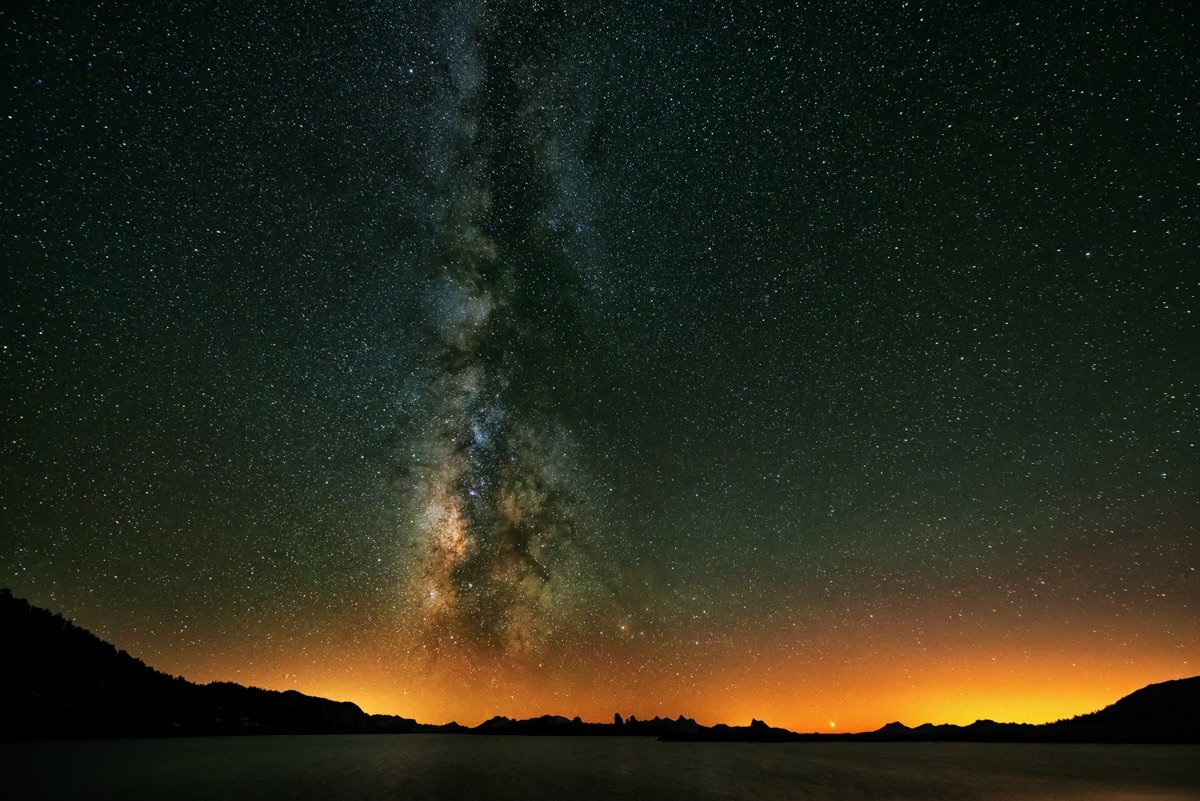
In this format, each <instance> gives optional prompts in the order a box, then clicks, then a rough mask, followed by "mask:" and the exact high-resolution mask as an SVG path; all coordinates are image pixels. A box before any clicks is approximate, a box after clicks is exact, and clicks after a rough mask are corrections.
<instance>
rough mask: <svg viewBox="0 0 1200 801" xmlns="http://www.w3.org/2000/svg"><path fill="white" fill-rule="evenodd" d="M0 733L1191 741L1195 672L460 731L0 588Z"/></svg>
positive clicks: (1195, 734)
mask: <svg viewBox="0 0 1200 801" xmlns="http://www.w3.org/2000/svg"><path fill="white" fill-rule="evenodd" d="M0 709H4V710H5V717H4V719H3V725H2V726H0V739H5V740H15V739H54V738H77V737H159V736H179V735H228V734H317V733H326V734H332V733H346V734H349V733H361V734H384V733H428V732H443V733H465V734H474V735H559V736H588V737H658V738H659V739H662V740H672V741H717V742H727V741H728V742H814V741H821V742H836V741H845V740H850V741H867V742H898V741H953V742H1122V743H1198V742H1200V676H1197V677H1193V678H1188V679H1177V680H1174V681H1167V682H1163V683H1161V684H1151V685H1149V686H1147V687H1143V688H1142V689H1140V690H1137V691H1136V692H1134V693H1131V694H1130V695H1128V696H1125V697H1124V698H1122V699H1120V700H1118V701H1116V702H1115V703H1113V704H1111V705H1110V706H1107V707H1105V708H1104V709H1101V710H1099V711H1096V712H1092V713H1089V714H1086V715H1079V716H1077V717H1074V718H1071V719H1069V720H1060V721H1057V722H1055V723H1048V724H1043V725H1036V726H1035V725H1030V724H1024V723H996V722H994V721H990V720H980V721H976V722H975V723H972V724H970V725H969V726H955V725H949V724H946V725H933V724H929V723H926V724H923V725H921V726H917V727H915V728H910V727H908V726H905V725H903V724H901V723H889V724H887V725H886V726H883V727H882V728H880V729H878V730H877V731H873V732H863V733H859V734H817V733H813V734H801V733H796V732H792V731H788V730H787V729H781V728H775V727H772V726H768V725H767V724H766V723H764V722H763V721H760V720H754V721H752V722H751V723H750V725H749V726H728V725H725V724H721V723H719V724H717V725H715V726H701V725H700V724H698V723H696V721H694V720H692V719H690V718H685V717H683V716H682V715H680V716H679V717H678V718H674V719H672V718H659V717H655V718H653V719H650V720H638V719H637V718H636V717H633V716H630V717H629V718H628V719H625V718H622V717H621V715H620V714H617V715H615V716H614V719H613V722H612V723H588V722H585V721H583V720H581V719H580V718H579V717H574V718H566V717H562V716H558V715H544V716H542V717H537V718H531V719H528V720H513V719H511V718H507V717H503V716H497V717H494V718H491V719H490V720H487V721H485V722H484V723H481V724H480V725H479V726H476V727H475V728H471V729H468V728H466V727H463V726H459V725H458V724H455V723H449V724H446V725H442V726H435V725H428V724H422V723H418V722H417V721H415V720H412V719H410V718H404V717H398V716H395V715H368V714H367V713H366V712H364V711H363V710H362V709H360V708H359V707H358V706H357V705H355V704H353V703H350V702H348V701H331V700H328V699H325V698H316V697H313V696H309V695H304V694H302V693H299V692H296V691H295V690H288V691H284V692H279V691H275V690H263V689H259V688H256V687H244V686H242V685H240V684H233V683H230V682H214V683H212V684H195V683H192V682H189V681H187V680H186V679H183V678H182V677H178V676H170V675H168V674H166V673H162V672H160V671H158V670H155V669H154V668H152V667H150V666H148V665H146V664H145V663H144V662H142V661H141V660H140V659H137V658H135V657H133V656H130V655H129V654H128V653H126V652H125V651H119V650H117V649H116V648H115V647H113V646H112V645H110V644H109V643H107V642H105V641H104V640H101V639H100V638H99V637H97V636H95V635H94V634H92V633H91V632H89V631H87V630H85V629H82V628H80V627H78V626H76V625H74V624H72V623H71V622H70V621H68V620H66V619H64V618H63V617H62V616H61V615H56V614H52V613H51V612H48V611H46V610H45V609H40V608H38V607H36V606H32V605H31V604H29V603H28V602H26V601H24V600H22V599H19V598H14V597H13V596H12V593H11V592H10V591H9V590H6V589H0Z"/></svg>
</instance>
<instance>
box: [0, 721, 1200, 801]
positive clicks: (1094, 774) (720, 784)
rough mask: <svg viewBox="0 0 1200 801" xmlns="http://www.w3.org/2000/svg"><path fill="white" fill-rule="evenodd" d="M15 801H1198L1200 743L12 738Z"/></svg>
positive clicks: (7, 772) (6, 775)
mask: <svg viewBox="0 0 1200 801" xmlns="http://www.w3.org/2000/svg"><path fill="white" fill-rule="evenodd" d="M0 766H3V767H2V768H0V798H4V799H10V798H11V799H28V800H29V801H35V799H166V798H170V799H204V800H205V801H210V799H271V798H287V799H297V801H302V800H305V799H313V801H318V799H319V800H320V801H329V799H343V798H344V799H352V798H353V799H372V801H375V800H376V799H406V800H407V799H455V801H459V799H475V798H478V799H541V798H546V799H592V798H596V799H599V798H605V799H610V798H629V799H653V800H655V801H657V799H704V798H714V799H715V798H720V799H740V798H746V799H755V801H767V799H813V800H814V801H817V800H819V799H841V800H842V801H857V799H884V798H886V799H931V798H936V799H1026V800H1027V799H1089V801H1092V800H1094V799H1101V800H1103V799H1113V800H1115V799H1122V800H1123V801H1127V800H1129V799H1200V747H1197V746H1124V745H992V744H969V743H903V744H901V743H894V744H892V743H887V744H885V743H854V744H852V743H793V744H778V745H767V744H762V745H755V744H742V743H659V742H655V741H653V740H647V739H642V738H611V739H608V738H590V739H589V738H567V737H465V736H453V735H357V736H355V735H335V736H305V737H212V738H194V739H191V738H189V739H177V740H113V741H78V742H64V743H16V744H6V745H0Z"/></svg>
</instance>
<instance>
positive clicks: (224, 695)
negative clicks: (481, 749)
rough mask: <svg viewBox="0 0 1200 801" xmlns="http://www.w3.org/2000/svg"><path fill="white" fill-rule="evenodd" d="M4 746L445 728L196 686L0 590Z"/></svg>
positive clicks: (309, 701) (287, 696) (307, 699)
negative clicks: (11, 743)
mask: <svg viewBox="0 0 1200 801" xmlns="http://www.w3.org/2000/svg"><path fill="white" fill-rule="evenodd" d="M0 707H2V708H3V709H4V710H5V717H4V726H3V731H2V732H0V737H3V738H4V739H10V740H11V739H41V738H66V737H154V736H165V735H197V734H305V733H318V732H325V733H333V732H343V733H354V732H363V733H367V732H415V731H430V730H434V731H444V730H447V728H446V727H439V726H424V725H422V724H419V723H417V722H416V721H415V720H409V719H408V718H401V717H395V716H392V715H368V714H367V713H365V712H363V711H362V709H360V708H359V707H358V706H357V705H355V704H352V703H350V702H348V701H340V702H339V701H330V700H327V699H325V698H314V697H312V696H308V695H304V694H302V693H299V692H296V691H295V690H289V691H286V692H277V691H274V690H261V689H258V688H254V687H243V686H241V685H239V684H232V683H229V682H216V683H213V684H206V685H201V684H193V683H192V682H189V681H187V680H185V679H183V678H180V677H177V676H169V675H167V674H166V673H162V672H160V671H157V670H155V669H154V668H152V667H149V666H148V665H146V664H145V663H144V662H142V661H141V660H140V659H136V658H135V657H132V656H130V655H129V654H127V653H126V652H125V651H118V650H117V649H116V648H114V647H113V646H112V645H110V644H109V643H107V642H105V641H104V640H101V639H100V638H99V637H97V636H95V635H94V634H92V633H91V632H89V631H87V630H85V629H82V628H79V627H78V626H75V625H74V624H72V623H71V622H69V621H67V620H65V619H64V618H63V617H62V616H60V615H54V614H51V613H50V612H48V611H46V610H45V609H39V608H38V607H36V606H31V605H30V604H29V603H27V602H26V601H24V600H21V599H19V598H14V597H13V596H12V593H11V592H10V591H9V590H0Z"/></svg>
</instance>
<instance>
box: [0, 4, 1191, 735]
mask: <svg viewBox="0 0 1200 801" xmlns="http://www.w3.org/2000/svg"><path fill="white" fill-rule="evenodd" d="M9 5H14V4H9ZM1124 5H1128V4H1117V3H1101V4H1088V5H1087V6H1086V7H1084V6H1082V5H1079V7H1072V8H1059V7H1058V6H1054V7H1053V8H1051V6H1050V5H1048V4H998V3H985V4H978V3H977V4H954V5H952V6H951V5H944V6H943V7H939V6H937V5H930V4H920V3H913V2H909V3H896V4H891V5H889V6H884V5H882V4H878V3H860V4H845V3H839V4H817V3H766V4H761V3H748V2H723V1H722V2H717V1H716V0H714V1H713V2H705V3H697V2H694V1H693V0H660V1H659V2H654V3H642V2H586V1H584V0H579V1H578V2H576V0H570V1H569V2H568V1H567V0H558V1H557V2H552V1H551V0H525V2H515V1H512V0H504V1H500V2H482V1H478V2H477V1H475V0H447V2H437V3H397V2H391V1H390V0H367V1H366V2H362V3H358V2H356V3H349V4H340V5H339V6H337V7H336V8H335V7H334V6H333V4H314V3H304V4H293V5H292V6H291V7H289V8H287V9H279V8H275V7H273V6H272V4H253V3H250V4H248V3H222V2H219V1H218V2H214V3H204V4H198V3H195V2H181V1H179V0H159V2H154V3H98V4H88V3H66V2H62V3H24V4H15V6H16V8H15V10H14V11H13V12H12V13H8V9H7V7H6V8H5V12H4V13H3V14H0V18H2V20H3V25H4V31H5V47H3V48H0V62H2V63H0V66H2V67H3V69H0V72H2V73H3V74H4V76H5V90H4V93H5V101H6V102H5V107H4V109H3V111H2V113H0V175H3V176H4V183H3V191H0V228H3V230H2V231H0V264H2V265H3V269H0V431H2V432H3V436H0V475H3V476H4V479H5V480H4V481H3V482H0V586H9V587H11V589H12V590H13V593H14V594H15V595H17V596H18V597H25V598H28V599H29V600H30V601H31V602H33V603H35V604H37V605H39V606H45V607H48V608H51V609H54V610H55V611H60V612H62V613H63V614H64V615H65V616H67V617H69V618H71V619H73V620H75V621H76V622H77V623H79V624H80V625H82V626H84V627H86V628H88V629H91V630H92V631H95V632H96V633H98V634H100V635H102V636H104V637H105V638H106V639H108V640H109V641H111V642H113V643H116V644H117V645H118V646H119V647H121V648H125V649H126V650H128V651H129V652H130V653H131V654H135V655H136V656H138V657H139V658H142V659H144V660H145V661H146V662H147V663H148V664H152V665H154V666H155V667H158V668H160V669H163V670H166V671H169V672H171V673H178V674H182V675H185V676H187V677H188V678H189V679H194V680H198V681H212V680H235V681H240V682H244V683H249V684H255V685H257V686H262V687H269V688H272V689H279V690H285V689H298V690H301V691H304V692H308V693H312V694H315V695H322V696H325V697H330V698H338V699H347V700H353V701H355V702H357V703H360V704H361V705H363V706H364V707H365V708H367V709H369V710H370V711H372V712H392V713H398V714H403V715H406V716H409V717H417V718H421V719H423V720H430V721H445V720H450V719H457V720H458V721H459V722H460V723H477V722H479V721H481V720H484V719H486V718H487V717H490V716H492V715H495V714H506V715H510V716H522V717H524V716H532V715H540V714H545V713H555V714H567V715H573V714H580V715H582V716H584V717H585V718H589V719H594V720H603V719H608V720H611V719H612V713H613V712H614V711H616V710H620V711H621V713H622V714H625V715H629V714H636V715H637V716H638V717H639V718H641V717H643V716H653V715H655V714H663V715H669V716H670V717H675V716H676V715H678V714H680V713H685V714H688V715H692V716H695V717H697V718H698V719H700V720H701V721H702V722H706V723H712V722H717V721H726V722H737V721H741V722H745V721H748V720H749V719H750V718H751V717H756V718H759V719H766V720H768V721H769V722H770V723H773V724H780V725H786V726H789V727H791V728H796V729H798V730H811V728H812V727H827V726H828V721H830V720H835V721H837V723H838V726H839V728H841V727H843V726H847V727H856V726H858V727H863V728H868V727H878V726H881V725H883V724H884V723H887V722H889V721H893V720H903V721H905V722H909V723H918V722H921V721H924V720H931V719H932V720H935V721H943V720H945V721H954V722H967V723H969V722H970V721H972V720H975V719H976V718H980V717H989V718H993V719H1017V720H1027V721H1035V720H1048V719H1054V718H1057V717H1063V716H1070V715H1073V714H1076V713H1080V712H1085V711H1089V710H1092V709H1095V708H1097V707H1099V706H1103V705H1104V704H1107V703H1110V702H1111V701H1112V700H1113V699H1114V698H1117V697H1119V696H1121V695H1123V694H1125V693H1128V692H1131V691H1132V690H1134V689H1136V688H1137V687H1141V686H1143V685H1146V684H1148V683H1151V682H1155V681H1162V680H1165V679H1168V678H1175V677H1179V676H1183V675H1194V673H1195V670H1196V669H1195V665H1196V664H1197V663H1198V662H1200V650H1198V646H1197V645H1196V637H1195V631H1196V630H1197V628H1198V626H1200V603H1198V599H1200V589H1198V585H1197V581H1196V578H1197V576H1200V532H1198V529H1197V521H1200V459H1198V458H1197V454H1198V453H1200V442H1198V441H1197V436H1196V432H1200V395H1198V394H1197V392H1196V387H1197V386H1200V375H1198V366H1200V351H1198V346H1200V337H1198V336H1197V332H1196V320H1197V319H1200V314H1198V313H1197V312H1198V310H1200V292H1198V287H1197V283H1196V274H1197V271H1196V257H1195V251H1196V247H1195V246H1196V237H1195V231H1196V230H1197V225H1196V222H1197V219H1198V218H1200V215H1198V211H1197V193H1196V183H1195V180H1194V179H1193V178H1192V176H1191V174H1190V173H1189V172H1188V170H1187V169H1186V167H1187V166H1189V165H1192V164H1194V163H1195V155H1196V143H1197V142H1200V118H1198V117H1197V115H1196V113H1195V110H1196V103H1195V95H1196V87H1195V79H1194V77H1193V76H1195V75H1196V74H1200V64H1198V63H1197V60H1198V59H1197V54H1198V53H1200V51H1198V49H1197V47H1196V45H1195V42H1196V40H1197V37H1198V36H1200V32H1198V31H1197V15H1196V14H1195V13H1194V12H1193V11H1192V10H1191V6H1189V5H1187V4H1170V3H1167V4H1157V5H1155V7H1154V8H1153V9H1150V8H1147V9H1140V10H1138V12H1137V13H1136V14H1134V13H1132V12H1131V11H1129V10H1128V9H1127V8H1125V7H1124ZM1192 5H1194V4H1192Z"/></svg>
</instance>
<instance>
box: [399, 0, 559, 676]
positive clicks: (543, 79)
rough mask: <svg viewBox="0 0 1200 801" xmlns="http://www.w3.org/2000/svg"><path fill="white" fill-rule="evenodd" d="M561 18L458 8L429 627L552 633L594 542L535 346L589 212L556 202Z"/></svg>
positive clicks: (435, 341) (453, 633) (438, 300)
mask: <svg viewBox="0 0 1200 801" xmlns="http://www.w3.org/2000/svg"><path fill="white" fill-rule="evenodd" d="M561 24H562V19H561V14H547V13H546V12H545V11H537V10H535V11H531V12H521V11H514V10H512V9H507V8H504V7H494V6H493V7H492V8H490V9H487V10H485V9H484V8H482V7H479V8H469V7H468V8H459V9H456V11H455V13H454V14H453V15H450V18H449V20H448V22H447V26H448V27H449V30H448V31H446V33H448V34H449V35H448V39H449V40H450V41H451V43H452V50H451V60H450V62H449V63H448V64H447V67H446V70H445V82H446V90H447V91H446V97H445V107H444V109H443V110H444V114H443V116H442V120H443V121H444V123H445V125H444V126H443V127H439V128H435V130H434V134H435V136H434V141H433V146H434V147H443V148H445V150H446V158H445V160H444V161H442V160H441V159H439V160H437V162H436V163H438V164H439V165H444V167H443V169H441V170H440V171H439V173H438V174H436V175H434V176H432V178H433V183H434V185H435V186H436V187H437V189H436V196H437V200H438V202H436V203H435V213H436V217H435V220H434V226H433V230H434V232H435V233H434V235H433V236H432V237H431V240H432V241H431V242H430V246H429V250H428V253H427V260H428V263H429V265H430V272H431V273H432V275H433V278H432V281H431V288H430V290H429V292H428V305H429V310H430V314H431V328H432V334H431V336H430V337H429V340H428V349H427V369H426V370H425V371H424V372H423V373H422V383H423V385H424V386H423V387H422V388H421V392H423V393H424V395H425V403H424V406H423V407H422V409H421V410H420V411H419V412H416V414H418V415H421V416H424V417H425V419H424V420H423V421H419V422H418V425H417V427H416V430H415V432H414V436H413V438H412V442H411V443H410V444H411V450H410V452H409V454H408V458H410V459H412V460H413V464H412V465H411V467H412V470H411V475H412V476H413V478H414V479H415V493H414V495H413V497H412V499H411V503H412V505H413V518H412V520H413V526H414V533H415V536H416V537H417V538H418V548H419V550H420V551H421V552H422V562H421V569H420V570H419V571H418V573H417V575H416V577H415V581H414V583H413V586H412V587H411V588H410V589H411V592H412V595H413V596H414V600H415V601H416V603H417V604H419V606H418V608H419V609H420V617H421V620H422V625H423V628H424V629H425V631H426V633H428V634H431V635H433V636H434V637H436V638H444V637H449V638H450V639H451V640H455V641H460V642H462V643H464V644H466V645H468V646H478V647H483V648H495V649H502V650H506V651H515V652H521V651H527V650H530V649H534V648H537V647H539V646H540V644H541V642H542V638H543V637H544V635H545V634H546V632H547V627H548V626H550V625H551V622H550V621H551V616H552V606H553V604H554V598H555V589H556V585H559V584H563V583H565V582H568V581H570V573H571V572H573V570H572V569H571V568H569V567H568V564H569V563H570V562H571V561H572V560H573V559H575V558H576V557H578V556H579V554H580V548H579V543H578V542H577V537H578V536H579V533H580V519H579V518H580V513H579V507H580V498H579V493H580V491H579V488H578V487H577V486H573V485H572V482H571V481H570V479H569V477H568V476H569V473H570V472H572V469H573V468H572V466H571V465H569V464H565V463H564V460H565V459H567V458H568V457H566V455H565V453H564V451H566V450H568V449H569V446H568V445H566V444H564V443H563V442H562V438H563V437H564V436H565V434H564V432H563V431H562V429H561V427H557V426H555V425H554V423H553V420H552V418H551V417H550V415H548V414H547V413H546V412H545V411H544V410H543V409H541V408H539V406H540V405H544V404H539V402H538V398H539V396H541V395H542V394H543V393H544V392H545V391H546V387H547V386H548V385H549V384H550V383H551V382H550V381H549V380H548V378H547V373H546V372H544V370H545V368H546V366H547V365H545V364H543V363H539V362H538V361H537V354H539V353H543V354H544V353H546V352H547V349H546V347H545V344H544V342H545V341H546V340H548V339H551V338H553V337H554V334H555V332H554V331H553V330H550V327H549V325H548V323H547V321H546V319H545V313H544V311H543V307H544V304H545V302H547V296H546V292H547V289H549V290H550V291H551V292H552V293H556V294H557V293H559V292H560V291H561V290H562V289H564V288H565V286H564V282H565V285H566V286H569V283H570V279H569V277H567V274H568V273H569V271H570V270H571V269H572V265H571V260H570V258H569V256H568V253H567V249H566V248H565V247H562V246H561V244H560V246H557V247H556V246H555V243H554V242H553V241H551V242H549V244H550V247H547V244H548V242H547V240H553V239H555V238H556V237H557V236H558V233H557V231H556V230H555V229H560V228H561V227H562V226H563V225H564V224H566V225H571V226H575V225H578V223H576V222H575V221H573V220H571V219H569V217H568V218H564V215H565V214H569V209H564V208H562V207H561V204H560V203H558V200H559V199H560V198H561V197H562V194H563V193H562V191H561V186H560V184H561V181H562V180H563V177H564V174H565V173H566V171H567V170H568V169H569V166H568V167H564V164H568V163H569V159H568V158H566V157H565V154H564V144H563V138H562V136H561V133H562V132H561V130H558V129H560V128H561V125H556V122H557V120H556V115H558V114H561V109H562V107H563V105H564V104H565V103H567V102H568V99H567V98H564V97H563V96H562V95H563V91H564V90H563V86H562V81H561V80H557V79H560V78H561V68H560V65H559V64H558V63H557V62H558V61H559V59H558V57H557V56H556V55H555V53H556V51H557V49H559V48H561V47H562V46H564V44H565V43H564V42H563V41H562V39H563V36H562V30H561ZM514 30H521V31H526V32H527V34H529V35H528V36H526V37H524V38H522V37H519V36H518V37H512V36H510V32H511V31H514ZM548 221H550V222H551V223H552V224H548ZM533 244H537V245H539V248H538V252H537V253H536V254H535V253H534V252H533V249H532V245H533ZM560 298H561V295H560ZM539 341H541V344H538V343H539ZM530 343H533V344H532V347H531V344H530ZM418 394H421V393H420V392H419V393H418ZM402 458H403V456H402Z"/></svg>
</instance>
